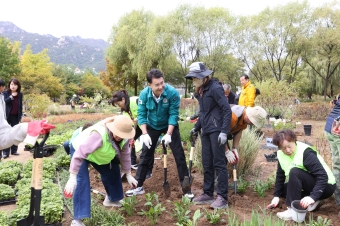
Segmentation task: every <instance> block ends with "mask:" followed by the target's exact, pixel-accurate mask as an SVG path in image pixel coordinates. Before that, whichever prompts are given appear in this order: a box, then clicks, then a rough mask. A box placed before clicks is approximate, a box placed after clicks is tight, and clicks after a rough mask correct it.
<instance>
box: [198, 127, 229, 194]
mask: <svg viewBox="0 0 340 226" xmlns="http://www.w3.org/2000/svg"><path fill="white" fill-rule="evenodd" d="M219 134H220V132H214V133H210V134H204V135H203V134H202V136H201V141H202V165H203V169H204V174H203V175H204V178H203V180H204V183H203V191H204V193H205V194H207V195H209V196H212V197H213V195H214V181H215V172H216V175H217V183H218V184H217V190H216V192H217V194H218V195H220V196H222V197H223V198H224V199H225V200H228V170H227V166H226V160H225V159H226V158H225V145H219V144H218V136H219Z"/></svg>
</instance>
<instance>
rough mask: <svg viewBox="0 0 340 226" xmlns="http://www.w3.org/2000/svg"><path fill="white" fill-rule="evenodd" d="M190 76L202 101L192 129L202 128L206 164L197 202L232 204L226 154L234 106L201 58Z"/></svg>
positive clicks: (212, 204) (217, 205) (192, 66)
mask: <svg viewBox="0 0 340 226" xmlns="http://www.w3.org/2000/svg"><path fill="white" fill-rule="evenodd" d="M189 68H190V71H189V74H187V75H186V76H185V78H187V79H192V80H193V85H194V86H195V87H196V92H195V97H196V98H197V100H198V102H199V107H200V113H199V118H198V121H197V123H196V124H195V127H194V128H193V129H192V130H191V133H197V132H198V131H199V130H201V141H202V165H203V168H204V184H203V193H202V195H200V196H199V197H197V198H195V199H194V200H193V202H194V203H195V204H211V205H210V207H211V208H214V209H224V208H227V207H228V170H227V167H226V160H225V156H224V151H225V145H226V141H227V135H228V134H229V132H230V120H231V109H230V106H229V103H228V101H227V98H226V97H225V94H224V90H223V87H222V85H221V84H220V83H219V82H218V81H216V80H213V79H210V77H209V75H210V74H211V73H212V72H213V71H211V70H207V69H206V68H205V65H204V64H203V63H201V62H195V63H192V64H191V65H190V67H189ZM215 171H216V173H217V177H218V185H217V196H216V199H215V200H214V177H215Z"/></svg>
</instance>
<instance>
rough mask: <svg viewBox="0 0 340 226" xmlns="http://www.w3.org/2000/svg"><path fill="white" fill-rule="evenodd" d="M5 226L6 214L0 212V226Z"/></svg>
mask: <svg viewBox="0 0 340 226" xmlns="http://www.w3.org/2000/svg"><path fill="white" fill-rule="evenodd" d="M6 225H7V214H6V213H5V212H3V211H0V226H6Z"/></svg>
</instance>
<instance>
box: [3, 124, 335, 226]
mask: <svg viewBox="0 0 340 226" xmlns="http://www.w3.org/2000/svg"><path fill="white" fill-rule="evenodd" d="M301 122H302V124H301V125H300V126H298V128H297V129H296V132H297V134H299V136H298V140H300V141H305V142H309V143H311V144H314V145H316V147H317V148H318V151H319V152H320V154H321V155H322V156H323V157H324V159H325V160H326V162H327V164H328V165H329V166H331V165H332V163H331V154H330V150H329V145H328V142H327V140H326V139H325V138H324V135H323V127H324V125H325V122H324V121H309V120H303V121H301ZM304 124H311V125H312V134H311V136H304V133H303V125H304ZM262 131H263V132H264V135H265V137H271V136H272V135H273V133H274V131H273V130H272V129H271V128H264V129H263V130H262ZM262 143H263V145H265V139H263V141H262ZM19 152H20V154H21V155H20V156H15V157H10V158H8V159H6V160H5V161H7V160H10V159H16V160H20V159H21V160H22V161H26V160H27V159H29V157H31V155H29V154H28V153H27V152H26V153H23V151H19ZM266 153H267V154H268V153H272V150H268V149H266V148H261V149H260V150H259V154H258V156H257V159H256V161H255V164H254V166H253V167H252V168H253V170H252V171H253V173H249V174H248V175H246V176H245V179H246V180H247V181H250V182H252V181H254V180H255V179H256V176H255V175H257V173H256V172H259V173H258V179H261V180H262V181H265V180H267V178H268V177H269V175H271V174H272V173H273V172H274V171H275V170H276V167H277V162H267V161H266V159H265V157H264V155H263V154H266ZM28 155H29V156H28ZM186 156H187V157H188V156H189V153H186ZM155 157H161V155H156V156H155ZM132 172H133V174H134V173H135V171H132ZM192 174H193V176H194V178H195V179H194V182H193V185H192V192H193V193H194V194H195V195H196V196H197V195H200V194H201V193H202V185H203V176H202V175H201V174H199V173H198V172H197V170H196V168H195V167H193V173H192ZM97 175H98V173H97V172H96V171H95V170H94V169H93V168H92V169H91V171H90V178H91V186H92V187H93V188H95V189H97V190H99V191H101V192H104V193H105V189H104V188H103V185H102V183H101V181H100V179H99V177H98V176H97ZM168 182H169V184H170V187H171V196H170V198H168V199H166V198H165V196H164V192H163V187H162V184H163V161H162V160H155V166H154V170H153V176H152V177H151V178H150V179H149V180H146V181H145V183H144V189H145V191H146V193H151V192H152V191H154V192H155V193H156V194H157V195H158V196H159V201H160V202H161V203H162V204H163V205H164V206H165V208H166V211H165V212H163V213H162V215H161V216H160V217H159V218H158V221H157V224H156V225H175V224H176V220H175V219H174V218H173V217H172V216H171V213H172V210H173V209H174V205H173V203H172V202H175V201H180V200H181V198H182V192H181V188H180V185H179V180H178V175H177V170H176V164H175V162H174V158H173V155H172V154H169V155H168ZM232 183H233V182H232V179H231V178H230V180H229V184H232ZM123 187H124V190H125V191H126V190H128V189H129V186H128V183H127V181H126V180H124V181H123ZM272 194H273V189H271V190H269V191H267V193H266V195H265V197H264V198H260V197H258V195H257V193H256V192H254V191H253V189H252V188H251V187H249V188H248V189H247V190H246V192H245V193H244V194H236V195H235V194H233V190H230V191H229V200H228V204H229V208H230V209H232V210H233V211H234V212H235V213H236V216H237V218H238V219H239V220H241V221H243V219H246V220H250V219H251V213H252V210H253V209H259V208H261V209H263V210H264V209H265V206H266V205H268V204H269V203H270V201H271V199H272ZM137 199H138V200H141V201H140V202H139V204H138V205H137V211H136V213H135V214H134V215H133V216H131V217H129V216H125V217H126V223H127V224H129V223H135V225H141V226H146V225H150V223H149V221H148V219H147V218H146V217H143V216H140V215H138V214H137V212H140V211H141V210H142V209H145V207H144V203H145V196H144V195H141V196H137ZM168 200H170V201H171V202H168ZM283 203H284V200H281V202H280V205H279V207H278V208H276V209H273V210H270V211H271V212H272V215H273V216H274V218H275V217H276V216H275V215H276V213H277V212H281V211H284V210H285V209H286V206H285V204H283ZM202 207H205V208H206V209H209V206H208V205H206V206H199V205H192V206H191V207H190V211H191V213H190V216H191V218H192V216H193V214H194V212H195V211H196V210H197V209H200V210H201V212H203V209H202ZM13 208H15V205H9V206H2V207H0V209H1V210H7V211H10V210H11V209H13ZM65 210H66V211H65V215H64V219H65V220H64V222H63V225H70V222H71V221H72V215H70V213H69V212H68V211H67V209H66V208H65ZM339 211H340V207H339V206H337V205H336V204H335V200H334V198H333V197H331V198H329V199H327V200H326V202H325V204H324V205H323V206H322V207H321V208H320V210H318V211H316V212H314V213H313V219H315V220H316V219H317V217H318V216H321V217H323V218H328V219H331V221H332V224H331V225H339V223H338V222H339V220H340V218H339V215H338V213H339ZM259 212H261V210H259ZM122 213H124V211H122ZM227 217H228V216H227V215H223V216H222V218H223V219H224V222H221V223H220V224H219V225H226V224H227V223H228V219H227ZM308 218H309V214H307V216H306V219H308ZM132 225H133V224H132ZM198 225H200V226H201V225H210V223H209V222H208V220H207V219H206V218H204V217H202V218H201V219H200V221H199V224H198ZM288 225H294V224H293V223H288Z"/></svg>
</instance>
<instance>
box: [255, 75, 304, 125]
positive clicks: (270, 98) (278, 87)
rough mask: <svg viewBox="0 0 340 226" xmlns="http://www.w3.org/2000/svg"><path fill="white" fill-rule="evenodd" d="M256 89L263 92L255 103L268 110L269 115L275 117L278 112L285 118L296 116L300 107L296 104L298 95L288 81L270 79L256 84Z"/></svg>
mask: <svg viewBox="0 0 340 226" xmlns="http://www.w3.org/2000/svg"><path fill="white" fill-rule="evenodd" d="M256 87H257V88H259V89H260V90H261V95H259V96H258V97H257V98H256V99H255V103H256V105H259V106H261V107H263V108H264V109H266V111H267V113H268V115H271V116H274V115H275V114H277V112H280V114H281V116H282V117H283V118H287V117H288V116H289V117H293V116H294V115H295V112H296V109H297V107H298V105H296V104H294V98H296V93H295V90H294V87H293V86H290V85H289V84H288V83H287V82H286V81H279V82H278V81H276V80H275V79H268V80H266V81H264V82H262V83H260V84H256ZM273 90H275V92H273Z"/></svg>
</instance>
